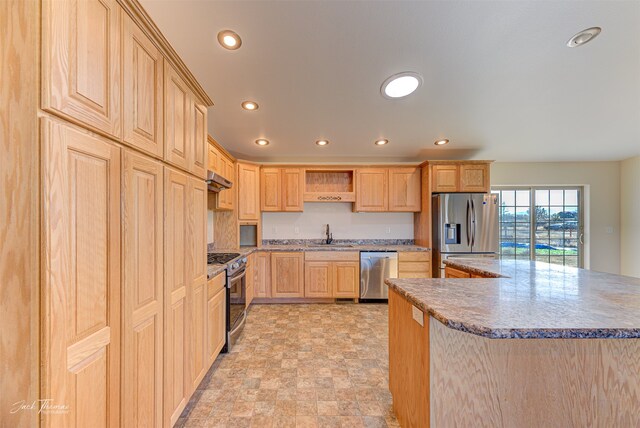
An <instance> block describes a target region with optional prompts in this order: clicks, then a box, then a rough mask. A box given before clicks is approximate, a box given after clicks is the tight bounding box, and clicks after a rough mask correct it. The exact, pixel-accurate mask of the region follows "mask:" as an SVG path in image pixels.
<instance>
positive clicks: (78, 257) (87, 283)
mask: <svg viewBox="0 0 640 428" xmlns="http://www.w3.org/2000/svg"><path fill="white" fill-rule="evenodd" d="M60 3H62V2H60ZM90 6H91V7H93V5H85V7H90ZM67 12H68V11H67ZM83 13H86V12H83ZM41 124H42V127H41V131H42V133H41V135H42V161H43V163H42V165H43V170H42V182H43V192H42V197H43V201H42V204H43V211H42V246H43V252H42V262H43V264H44V266H46V269H45V270H43V272H42V302H41V308H42V309H41V311H42V323H43V324H42V327H41V330H40V331H41V334H42V345H41V346H42V351H43V354H45V355H46V358H43V360H42V374H41V376H42V379H41V380H42V384H41V387H40V389H41V395H40V396H41V397H51V398H53V399H54V400H55V403H56V404H64V405H66V406H68V409H69V411H68V412H66V413H48V412H45V413H43V414H42V415H41V417H42V424H43V426H65V427H66V426H77V427H117V426H119V425H120V422H121V420H120V392H121V383H120V380H121V376H120V374H121V372H120V370H121V365H120V358H121V354H120V343H121V336H120V322H121V320H120V314H121V312H120V304H121V296H122V286H121V260H122V258H121V247H120V231H121V217H120V216H121V214H120V213H121V211H120V183H121V172H122V171H121V160H120V155H121V154H120V149H119V148H118V147H116V146H115V145H112V144H110V143H109V142H108V141H107V140H106V139H103V138H101V137H97V136H95V135H93V134H90V133H88V132H87V131H83V130H79V129H77V128H75V127H72V126H70V125H66V124H63V123H61V122H58V121H54V120H51V119H42V121H41ZM154 189H155V188H154ZM152 221H153V220H152ZM152 233H155V230H154V229H152ZM25 316H28V314H25ZM152 379H154V377H153V376H152V378H151V379H149V380H148V381H149V382H151V381H152ZM54 397H55V398H54Z"/></svg>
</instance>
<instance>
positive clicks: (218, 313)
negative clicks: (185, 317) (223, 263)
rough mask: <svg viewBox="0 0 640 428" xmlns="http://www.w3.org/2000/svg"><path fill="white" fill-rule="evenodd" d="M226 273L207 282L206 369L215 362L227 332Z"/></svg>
mask: <svg viewBox="0 0 640 428" xmlns="http://www.w3.org/2000/svg"><path fill="white" fill-rule="evenodd" d="M226 280H227V277H226V273H224V272H222V273H219V274H218V275H216V276H214V277H213V278H211V279H210V280H209V281H208V282H207V329H206V331H207V367H210V366H211V364H213V362H214V361H215V359H216V357H217V356H218V354H220V351H221V350H222V347H223V346H224V344H225V333H226V330H227V326H226V319H227V300H226V294H225V293H226V287H225V285H226Z"/></svg>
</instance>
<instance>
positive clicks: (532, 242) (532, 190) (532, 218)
mask: <svg viewBox="0 0 640 428" xmlns="http://www.w3.org/2000/svg"><path fill="white" fill-rule="evenodd" d="M518 190H527V191H529V260H530V261H534V262H535V261H536V251H535V246H536V243H537V242H538V240H537V238H536V211H535V209H536V191H540V190H563V191H566V190H576V191H577V192H578V201H577V202H578V204H577V207H578V227H577V234H578V235H577V237H576V240H577V242H578V258H577V262H578V266H577V267H578V268H581V269H584V253H585V239H584V238H585V231H584V230H585V212H584V209H585V204H584V200H585V187H584V186H508V185H496V186H491V192H492V193H493V192H494V191H495V192H501V191H518ZM564 206H567V205H565V203H564V200H563V207H564ZM571 206H576V205H571ZM516 207H518V205H517V203H516V205H515V206H514V208H516ZM499 215H500V214H499ZM514 215H516V213H515V212H514ZM499 230H500V232H499V240H498V241H499V245H500V250H499V254H498V256H499V257H500V258H501V259H502V225H501V224H500V225H499ZM513 239H514V242H517V241H515V240H516V239H517V238H516V237H515V235H514V238H513ZM514 260H517V257H514ZM564 261H565V258H564V257H563V262H564ZM542 263H550V261H549V262H542ZM554 264H558V263H554ZM558 265H559V266H567V265H566V264H564V263H563V264H562V265H560V264H558Z"/></svg>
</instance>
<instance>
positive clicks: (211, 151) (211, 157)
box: [207, 144, 222, 175]
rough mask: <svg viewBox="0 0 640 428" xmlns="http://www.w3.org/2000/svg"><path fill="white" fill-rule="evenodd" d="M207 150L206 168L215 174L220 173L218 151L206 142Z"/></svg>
mask: <svg viewBox="0 0 640 428" xmlns="http://www.w3.org/2000/svg"><path fill="white" fill-rule="evenodd" d="M207 150H208V154H207V162H208V167H207V169H208V170H209V171H212V172H215V173H216V174H220V151H219V150H218V148H217V147H215V146H214V145H213V144H207ZM220 175H222V174H220Z"/></svg>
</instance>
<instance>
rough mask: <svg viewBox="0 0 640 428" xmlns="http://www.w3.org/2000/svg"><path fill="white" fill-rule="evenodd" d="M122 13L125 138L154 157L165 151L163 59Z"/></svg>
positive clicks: (140, 31) (160, 155)
mask: <svg viewBox="0 0 640 428" xmlns="http://www.w3.org/2000/svg"><path fill="white" fill-rule="evenodd" d="M123 16H124V43H123V45H124V52H123V58H124V64H123V70H124V72H123V76H124V78H123V80H124V98H123V100H124V117H123V121H124V141H125V142H127V143H129V144H131V145H132V146H134V147H136V148H138V149H140V150H142V151H144V152H146V153H148V154H150V155H152V156H157V157H162V155H163V153H164V143H163V142H164V134H163V129H162V128H163V124H164V115H163V108H162V105H163V102H164V97H163V84H164V82H163V59H162V53H160V51H159V50H158V49H157V48H156V47H155V46H154V44H153V43H152V42H151V41H150V40H149V39H148V38H147V36H146V35H145V34H144V33H143V32H142V30H140V28H139V27H138V26H137V25H136V24H135V23H134V22H133V20H132V19H131V18H130V17H129V15H127V14H126V13H123Z"/></svg>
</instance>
